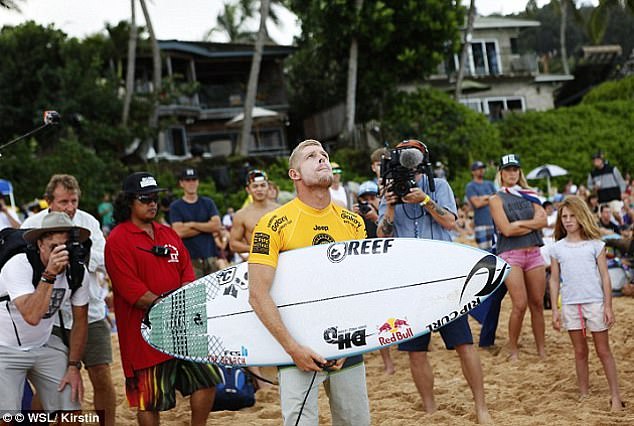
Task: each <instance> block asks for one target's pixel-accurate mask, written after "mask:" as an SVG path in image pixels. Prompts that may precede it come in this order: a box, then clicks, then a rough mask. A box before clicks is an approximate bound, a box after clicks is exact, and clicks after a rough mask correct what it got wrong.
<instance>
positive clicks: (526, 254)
mask: <svg viewBox="0 0 634 426" xmlns="http://www.w3.org/2000/svg"><path fill="white" fill-rule="evenodd" d="M498 256H500V257H501V258H502V259H504V260H505V261H506V263H508V264H509V265H511V266H517V267H518V268H521V269H522V270H523V271H530V270H531V269H535V268H539V267H540V266H544V258H543V257H542V254H541V252H540V250H539V247H531V248H525V249H517V250H509V251H505V252H504V253H500V254H498Z"/></svg>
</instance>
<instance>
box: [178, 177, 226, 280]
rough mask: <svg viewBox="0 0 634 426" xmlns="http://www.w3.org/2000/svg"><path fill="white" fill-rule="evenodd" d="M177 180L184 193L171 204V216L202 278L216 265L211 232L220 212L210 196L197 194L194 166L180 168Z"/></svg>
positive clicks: (216, 269)
mask: <svg viewBox="0 0 634 426" xmlns="http://www.w3.org/2000/svg"><path fill="white" fill-rule="evenodd" d="M178 184H179V185H180V186H181V188H183V191H184V194H183V197H182V198H181V199H179V200H176V201H174V202H173V203H172V204H171V205H170V220H171V222H172V228H173V229H174V231H176V233H177V234H178V236H179V237H181V238H182V239H183V242H184V243H185V247H187V250H188V251H189V255H190V257H191V261H192V265H193V267H194V272H195V273H196V278H201V277H204V276H205V275H209V274H211V273H212V272H216V271H218V269H219V268H218V265H217V264H216V259H217V257H218V249H217V248H216V243H215V242H214V237H213V233H214V232H217V231H218V230H219V229H220V216H219V215H218V208H217V207H216V203H214V201H213V200H212V199H211V198H209V197H203V196H200V195H198V185H199V184H200V181H199V180H198V172H196V169H193V168H191V167H188V168H185V169H183V171H182V172H181V174H180V176H179V178H178Z"/></svg>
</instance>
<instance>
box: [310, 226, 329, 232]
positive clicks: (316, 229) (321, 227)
mask: <svg viewBox="0 0 634 426" xmlns="http://www.w3.org/2000/svg"><path fill="white" fill-rule="evenodd" d="M327 230H328V225H323V226H321V225H315V227H314V228H313V231H327Z"/></svg>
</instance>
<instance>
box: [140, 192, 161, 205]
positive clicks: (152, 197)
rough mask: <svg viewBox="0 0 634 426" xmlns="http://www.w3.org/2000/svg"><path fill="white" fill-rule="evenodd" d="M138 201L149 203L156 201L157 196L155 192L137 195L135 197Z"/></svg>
mask: <svg viewBox="0 0 634 426" xmlns="http://www.w3.org/2000/svg"><path fill="white" fill-rule="evenodd" d="M136 199H137V200H139V202H140V203H143V204H150V203H158V200H159V197H158V195H156V194H148V195H138V196H137V197H136Z"/></svg>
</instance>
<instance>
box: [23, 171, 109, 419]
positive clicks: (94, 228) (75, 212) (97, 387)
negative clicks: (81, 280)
mask: <svg viewBox="0 0 634 426" xmlns="http://www.w3.org/2000/svg"><path fill="white" fill-rule="evenodd" d="M80 197H81V189H80V187H79V182H77V179H75V177H74V176H72V175H66V174H57V175H53V176H51V179H50V180H49V182H48V184H47V185H46V189H45V192H44V198H45V199H46V201H47V202H48V207H49V208H48V209H46V210H42V211H40V212H39V213H37V214H35V215H32V216H29V217H28V218H27V219H26V220H25V221H24V223H23V224H22V228H37V227H39V226H40V225H41V224H42V220H43V219H44V217H45V216H46V215H47V214H48V213H49V212H63V213H66V214H67V215H68V216H69V217H70V219H71V221H72V222H73V224H75V225H77V226H82V227H84V228H86V229H88V230H89V231H90V241H91V246H90V260H89V262H88V264H87V271H85V276H86V277H87V278H88V281H87V282H88V286H87V290H88V294H89V297H90V299H89V305H88V341H87V342H86V351H85V353H84V356H83V358H82V359H81V361H82V362H83V363H84V365H85V367H86V370H87V371H88V376H89V377H90V382H91V384H92V386H93V391H94V398H93V399H94V407H95V410H104V416H105V424H106V425H114V420H115V411H116V392H115V389H114V385H113V383H112V373H111V371H110V364H112V341H111V337H110V334H111V330H110V325H109V324H108V321H107V320H106V303H105V297H106V295H107V294H108V289H104V288H102V287H101V285H100V281H99V278H98V274H99V273H105V272H106V266H105V262H104V247H105V245H106V240H105V238H104V236H103V232H102V231H101V225H100V224H99V221H98V220H97V219H95V218H94V217H93V216H92V215H91V214H90V213H88V212H85V211H83V210H81V209H79V199H80ZM72 324H73V319H72V315H71V307H70V304H68V303H66V304H64V305H62V307H61V310H60V313H59V314H57V315H55V327H53V334H55V335H57V336H58V337H60V338H62V340H63V341H64V342H66V341H67V340H68V339H67V335H68V330H70V329H71V327H72Z"/></svg>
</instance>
